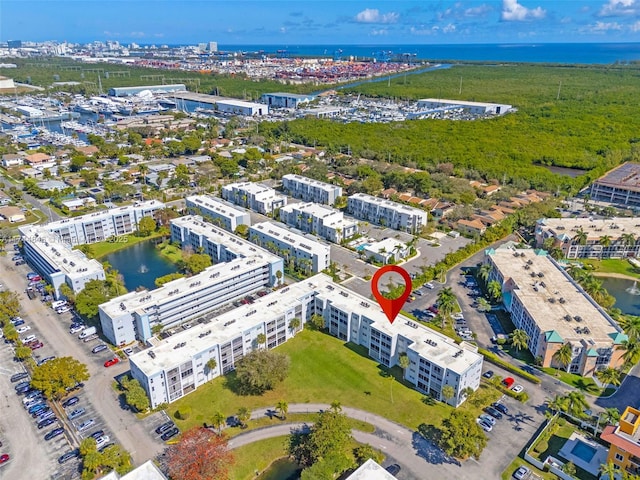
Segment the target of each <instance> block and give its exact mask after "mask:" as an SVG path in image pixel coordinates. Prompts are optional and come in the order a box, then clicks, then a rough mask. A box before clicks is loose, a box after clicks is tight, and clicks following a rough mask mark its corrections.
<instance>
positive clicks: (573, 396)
mask: <svg viewBox="0 0 640 480" xmlns="http://www.w3.org/2000/svg"><path fill="white" fill-rule="evenodd" d="M565 398H566V402H567V413H569V414H570V415H573V416H574V417H581V416H583V415H584V411H585V410H586V409H588V408H589V404H588V403H587V401H586V400H585V398H584V394H583V393H582V392H578V391H577V390H573V391H571V392H569V393H567V395H566V396H565Z"/></svg>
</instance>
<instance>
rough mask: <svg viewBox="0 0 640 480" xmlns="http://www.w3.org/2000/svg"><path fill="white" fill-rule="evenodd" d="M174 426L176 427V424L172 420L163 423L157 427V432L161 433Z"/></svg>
mask: <svg viewBox="0 0 640 480" xmlns="http://www.w3.org/2000/svg"><path fill="white" fill-rule="evenodd" d="M173 427H175V425H174V423H173V422H172V421H168V422H165V423H163V424H162V425H160V426H159V427H158V428H156V433H157V434H158V435H160V434H162V433H164V432H166V431H167V430H169V429H170V428H173Z"/></svg>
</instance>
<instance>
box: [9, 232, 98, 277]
mask: <svg viewBox="0 0 640 480" xmlns="http://www.w3.org/2000/svg"><path fill="white" fill-rule="evenodd" d="M20 233H21V234H22V237H23V238H25V237H26V238H27V239H28V241H29V243H30V245H32V246H33V248H34V249H35V250H37V251H38V254H39V255H40V256H41V257H43V258H44V259H46V261H47V262H48V263H49V264H50V265H52V266H55V268H57V269H58V270H60V271H61V272H63V273H64V274H66V275H67V276H69V277H70V278H73V277H74V276H81V277H85V276H88V275H93V274H100V273H103V274H104V269H103V268H102V264H101V263H100V262H98V261H97V260H94V259H90V258H87V257H86V256H85V254H84V253H82V252H81V251H80V250H72V249H71V246H70V245H69V244H66V243H64V242H63V241H62V239H61V238H60V237H59V236H58V235H56V234H54V233H51V232H49V231H48V229H47V225H42V226H29V227H22V228H20Z"/></svg>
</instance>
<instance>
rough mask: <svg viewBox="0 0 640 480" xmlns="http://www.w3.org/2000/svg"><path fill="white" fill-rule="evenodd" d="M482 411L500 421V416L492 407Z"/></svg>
mask: <svg viewBox="0 0 640 480" xmlns="http://www.w3.org/2000/svg"><path fill="white" fill-rule="evenodd" d="M484 411H485V412H487V413H488V414H489V415H491V416H492V417H493V418H495V419H497V420H500V419H501V418H502V414H501V413H500V412H499V411H498V410H496V409H495V408H493V407H487V408H485V409H484Z"/></svg>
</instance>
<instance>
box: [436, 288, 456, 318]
mask: <svg viewBox="0 0 640 480" xmlns="http://www.w3.org/2000/svg"><path fill="white" fill-rule="evenodd" d="M456 303H457V300H456V296H455V294H454V293H453V290H452V289H451V287H445V288H443V289H442V290H440V291H439V292H438V310H439V311H440V314H441V315H443V316H445V317H448V316H449V315H451V314H452V313H453V312H454V310H455V309H456Z"/></svg>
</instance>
